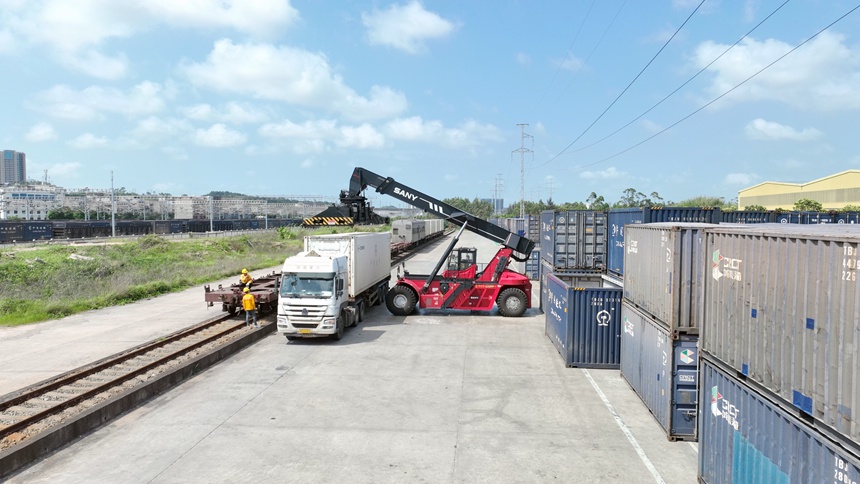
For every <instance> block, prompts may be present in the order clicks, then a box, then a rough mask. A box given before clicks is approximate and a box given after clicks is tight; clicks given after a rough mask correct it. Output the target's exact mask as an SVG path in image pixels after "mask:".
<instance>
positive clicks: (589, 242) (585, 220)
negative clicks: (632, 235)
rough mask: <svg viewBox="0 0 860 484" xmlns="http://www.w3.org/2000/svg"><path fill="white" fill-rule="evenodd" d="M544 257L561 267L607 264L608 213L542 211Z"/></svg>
mask: <svg viewBox="0 0 860 484" xmlns="http://www.w3.org/2000/svg"><path fill="white" fill-rule="evenodd" d="M540 246H541V258H542V259H544V260H547V261H549V262H550V263H552V265H553V267H555V268H556V269H561V270H593V271H602V270H604V269H605V268H606V214H605V213H603V212H597V211H593V210H563V211H552V210H546V211H544V212H541V236H540Z"/></svg>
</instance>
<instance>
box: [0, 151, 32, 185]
mask: <svg viewBox="0 0 860 484" xmlns="http://www.w3.org/2000/svg"><path fill="white" fill-rule="evenodd" d="M26 180H27V155H26V154H24V153H21V152H18V151H14V150H3V156H2V157H0V185H11V184H13V183H24V182H25V181H26Z"/></svg>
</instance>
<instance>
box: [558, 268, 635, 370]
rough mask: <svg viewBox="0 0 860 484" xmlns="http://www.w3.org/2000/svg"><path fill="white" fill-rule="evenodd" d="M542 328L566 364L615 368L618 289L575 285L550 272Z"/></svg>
mask: <svg viewBox="0 0 860 484" xmlns="http://www.w3.org/2000/svg"><path fill="white" fill-rule="evenodd" d="M547 286H548V297H547V310H546V311H545V312H546V330H545V333H546V335H547V337H549V339H550V341H552V344H553V345H555V348H556V350H558V353H559V354H560V355H561V358H562V359H563V360H564V364H565V365H566V366H568V367H582V368H612V369H617V368H618V367H619V365H620V362H621V297H622V296H621V289H608V288H607V289H604V288H577V287H570V286H569V285H568V284H566V283H565V282H564V281H562V280H561V279H559V278H558V277H555V276H554V275H552V274H550V275H549V276H548V277H547Z"/></svg>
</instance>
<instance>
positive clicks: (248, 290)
mask: <svg viewBox="0 0 860 484" xmlns="http://www.w3.org/2000/svg"><path fill="white" fill-rule="evenodd" d="M242 292H251V290H250V289H248V288H247V287H246V288H245V289H242Z"/></svg>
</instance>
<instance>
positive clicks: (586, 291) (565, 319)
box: [545, 274, 695, 402]
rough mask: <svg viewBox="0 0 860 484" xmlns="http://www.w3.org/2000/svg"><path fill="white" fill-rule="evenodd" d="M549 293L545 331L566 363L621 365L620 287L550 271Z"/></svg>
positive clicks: (569, 365)
mask: <svg viewBox="0 0 860 484" xmlns="http://www.w3.org/2000/svg"><path fill="white" fill-rule="evenodd" d="M547 294H548V295H547V304H546V310H545V312H546V330H545V333H546V335H547V337H548V338H549V339H550V341H552V343H553V345H554V346H555V348H556V349H557V350H558V353H559V355H561V357H562V360H564V363H565V366H568V367H584V368H618V367H619V363H620V354H621V289H607V288H583V287H575V286H571V285H569V284H568V283H566V282H565V281H563V280H562V279H559V278H558V277H556V276H554V275H552V274H550V275H548V277H547ZM694 402H695V400H694Z"/></svg>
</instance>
